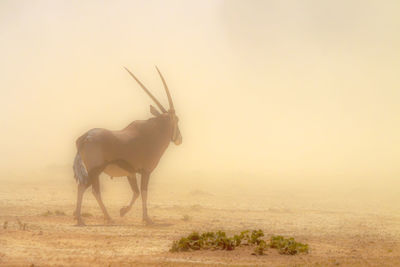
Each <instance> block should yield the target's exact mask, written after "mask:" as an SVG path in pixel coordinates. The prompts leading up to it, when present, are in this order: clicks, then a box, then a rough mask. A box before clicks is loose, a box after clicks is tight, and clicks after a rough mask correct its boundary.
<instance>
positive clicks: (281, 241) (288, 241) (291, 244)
mask: <svg viewBox="0 0 400 267" xmlns="http://www.w3.org/2000/svg"><path fill="white" fill-rule="evenodd" d="M270 247H271V248H276V249H278V250H279V253H280V254H286V255H295V254H297V253H300V252H304V253H308V245H307V244H302V243H300V242H296V240H294V238H293V237H290V238H284V237H283V236H280V235H278V236H272V237H271V239H270Z"/></svg>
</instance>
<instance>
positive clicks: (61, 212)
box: [54, 210, 66, 216]
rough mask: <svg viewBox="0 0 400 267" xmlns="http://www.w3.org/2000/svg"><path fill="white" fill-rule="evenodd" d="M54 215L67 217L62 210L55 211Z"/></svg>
mask: <svg viewBox="0 0 400 267" xmlns="http://www.w3.org/2000/svg"><path fill="white" fill-rule="evenodd" d="M54 214H55V215H57V216H65V215H66V214H65V212H63V211H62V210H56V211H54Z"/></svg>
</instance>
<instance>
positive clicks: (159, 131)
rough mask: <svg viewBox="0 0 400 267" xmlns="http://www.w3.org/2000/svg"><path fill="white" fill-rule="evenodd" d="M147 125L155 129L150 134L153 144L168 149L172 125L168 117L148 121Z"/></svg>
mask: <svg viewBox="0 0 400 267" xmlns="http://www.w3.org/2000/svg"><path fill="white" fill-rule="evenodd" d="M149 123H151V124H153V123H154V124H153V125H154V127H155V129H154V132H153V134H152V138H154V139H155V140H154V141H155V143H158V144H163V147H164V146H165V148H166V147H168V145H169V143H170V142H171V136H172V131H173V129H172V125H171V123H170V118H169V117H164V116H160V117H156V118H151V119H149Z"/></svg>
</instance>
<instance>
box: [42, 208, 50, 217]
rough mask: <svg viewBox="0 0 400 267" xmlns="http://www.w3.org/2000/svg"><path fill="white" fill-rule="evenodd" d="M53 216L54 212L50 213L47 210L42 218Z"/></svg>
mask: <svg viewBox="0 0 400 267" xmlns="http://www.w3.org/2000/svg"><path fill="white" fill-rule="evenodd" d="M51 215H53V212H51V211H49V210H47V211H46V212H44V213H42V214H41V216H46V217H47V216H51Z"/></svg>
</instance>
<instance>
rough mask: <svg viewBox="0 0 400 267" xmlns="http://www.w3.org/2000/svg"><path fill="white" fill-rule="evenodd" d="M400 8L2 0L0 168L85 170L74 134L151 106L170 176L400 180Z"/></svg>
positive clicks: (143, 113)
mask: <svg viewBox="0 0 400 267" xmlns="http://www.w3.org/2000/svg"><path fill="white" fill-rule="evenodd" d="M399 14H400V2H399V1H397V0H393V1H390V0H387V1H361V0H360V1H358V0H353V1H316V0H315V1H311V0H306V1H278V0H276V1H262V0H253V1H244V0H243V1H239V0H226V1H215V0H209V1H204V0H201V1H200V0H196V1H175V0H174V1H171V0H169V1H1V2H0V58H1V61H0V114H1V115H0V122H1V125H2V132H1V138H0V146H1V150H2V153H1V161H0V162H1V163H0V170H2V171H8V170H14V171H21V170H22V171H23V170H30V169H35V168H44V167H46V166H48V165H67V164H71V165H72V160H73V156H74V154H75V139H76V138H77V137H78V136H80V135H81V134H83V133H84V132H85V131H86V130H88V129H90V128H94V127H103V128H109V129H114V130H117V129H121V128H123V127H125V126H126V125H127V124H128V123H130V122H131V121H132V120H135V119H145V118H148V117H149V116H150V113H149V104H152V102H151V100H150V99H149V98H148V97H147V96H146V95H145V93H144V92H143V91H142V90H141V89H140V88H139V87H138V85H137V84H136V83H135V82H134V81H133V80H132V78H130V77H129V75H128V74H127V73H126V72H125V70H123V68H122V66H127V67H129V68H130V69H131V70H132V71H133V72H134V73H135V74H136V75H137V76H138V77H139V78H140V79H141V80H142V81H143V82H144V83H145V84H146V85H147V86H148V87H149V88H151V90H152V92H153V93H154V94H155V95H157V96H158V97H159V99H160V100H161V101H162V102H163V103H165V104H166V103H167V101H166V96H165V94H164V90H163V88H162V84H161V82H160V80H159V77H158V76H157V73H156V71H155V68H154V66H155V65H157V66H158V67H159V68H160V69H161V71H162V72H163V73H164V76H165V77H166V80H167V82H168V84H169V87H170V89H171V93H172V96H173V98H174V100H175V101H174V102H175V106H176V109H177V112H178V115H179V116H180V128H181V132H182V135H183V144H182V146H180V147H175V146H174V145H171V147H170V148H169V150H168V151H167V152H166V155H165V156H164V158H163V160H162V163H161V164H162V166H161V168H162V169H163V170H168V171H169V172H173V171H176V172H178V171H205V172H207V171H209V172H213V171H221V172H236V171H240V172H262V173H268V174H272V175H278V176H279V175H281V176H298V177H309V176H332V177H335V176H342V177H363V176H372V177H376V178H377V179H379V178H380V177H383V176H386V177H398V175H399V174H400V162H399V161H400V16H399Z"/></svg>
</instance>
